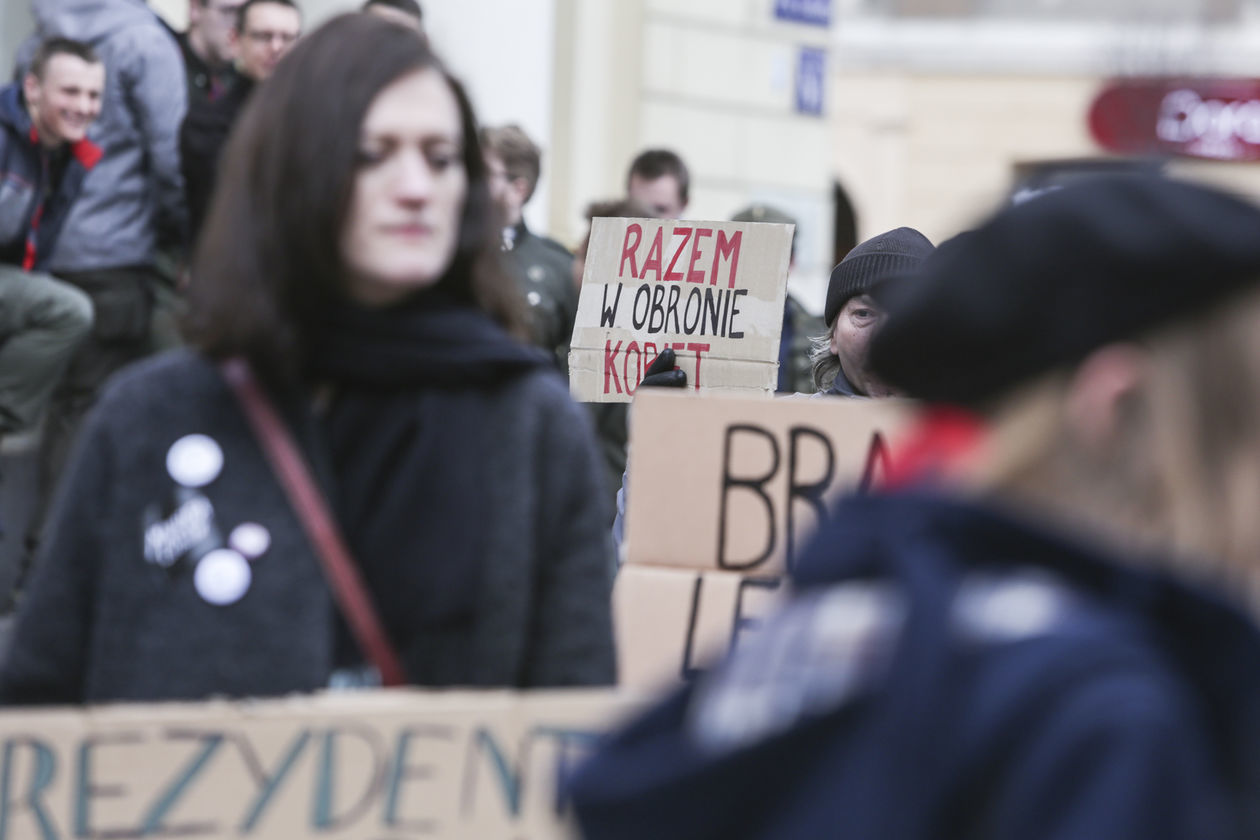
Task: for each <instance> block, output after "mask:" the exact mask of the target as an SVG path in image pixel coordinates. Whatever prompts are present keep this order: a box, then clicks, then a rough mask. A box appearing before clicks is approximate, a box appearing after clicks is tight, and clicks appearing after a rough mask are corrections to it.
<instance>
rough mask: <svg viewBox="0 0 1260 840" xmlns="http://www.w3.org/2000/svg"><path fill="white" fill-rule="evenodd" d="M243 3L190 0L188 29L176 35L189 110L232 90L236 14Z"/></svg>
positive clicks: (223, 0)
mask: <svg viewBox="0 0 1260 840" xmlns="http://www.w3.org/2000/svg"><path fill="white" fill-rule="evenodd" d="M241 2H242V0H188V29H187V30H186V31H184V32H180V33H176V35H175V42H176V43H177V44H179V51H180V54H181V55H182V56H183V57H184V71H185V75H186V77H187V82H188V109H189V110H190V111H191V110H192V109H193V108H194V107H196V104H197V102H198V101H199V100H206V101H213V100H215V99H218V98H219V97H220V96H223V94H225V93H227V91H228V90H229V89H230V87H231V86H232V82H233V79H234V76H235V73H234V72H233V68H232V64H233V62H234V61H235V58H236V35H235V32H236V21H237V17H238V15H237V11H238V10H239V9H240V7H241Z"/></svg>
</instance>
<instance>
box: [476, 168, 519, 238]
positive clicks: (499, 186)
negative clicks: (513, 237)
mask: <svg viewBox="0 0 1260 840" xmlns="http://www.w3.org/2000/svg"><path fill="white" fill-rule="evenodd" d="M482 156H483V157H484V158H485V161H486V172H487V175H488V176H489V178H488V180H489V185H490V197H491V198H492V199H494V205H495V206H496V207H498V208H499V213H501V214H502V216H503V224H505V225H509V226H510V225H515V224H516V223H517V222H519V221H520V220H521V208H523V207H524V206H525V179H524V178H513V177H512V176H510V175H509V174H508V171H507V167H505V166H504V165H503V159H502V158H501V157H499V156H498V155H496V154H495V153H494V152H492V151H490V150H489V149H483V155H482Z"/></svg>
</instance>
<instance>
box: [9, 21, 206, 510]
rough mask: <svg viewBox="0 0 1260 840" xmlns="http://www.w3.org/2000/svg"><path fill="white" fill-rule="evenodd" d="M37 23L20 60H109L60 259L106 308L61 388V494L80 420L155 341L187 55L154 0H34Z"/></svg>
mask: <svg viewBox="0 0 1260 840" xmlns="http://www.w3.org/2000/svg"><path fill="white" fill-rule="evenodd" d="M31 11H32V14H33V16H34V18H35V24H36V32H35V34H34V36H32V38H31V39H30V40H29V41H28V42H27V43H26V44H24V45H23V47H22V48H21V49H20V50H19V53H18V63H19V66H24V65H25V62H26V60H28V59H29V57H30V55H31V54H32V53H33V52H34V48H35V46H36V45H37V44H38V43H39V42H40V41H42V40H43V39H45V38H48V37H52V36H61V37H65V38H73V39H74V40H76V41H82V42H84V43H87V44H89V45H91V47H92V48H93V50H95V52H96V53H97V55H99V56H100V57H101V60H102V61H103V62H104V64H105V67H106V80H105V95H104V99H103V102H102V107H101V114H100V118H99V120H98V122H97V124H96V127H95V129H94V131H93V133H92V139H93V140H94V142H95V143H96V144H97V145H98V146H100V147H101V148H102V149H103V151H104V155H103V157H102V158H101V161H100V163H99V164H98V165H97V166H96V168H95V169H94V170H93V172H92V177H90V178H87V179H85V181H84V183H83V188H82V191H81V192H80V194H79V197H78V200H77V201H76V202H75V204H74V207H73V209H72V210H71V212H70V214H69V216H68V217H67V219H66V222H65V226H64V227H63V228H62V232H61V237H60V239H59V240H58V242H57V246H56V248H55V250H54V251H53V253H52V257H51V260H50V261H49V269H50V270H51V271H52V273H53V274H55V275H56V276H58V277H60V278H61V279H64V280H66V281H68V282H70V283H72V284H74V285H76V286H78V287H79V288H80V289H82V290H83V291H84V292H86V293H87V294H88V295H89V296H90V297H91V298H92V303H93V306H94V308H95V311H96V322H95V326H94V328H93V334H92V336H91V337H90V338H89V339H88V340H87V341H86V342H85V343H84V345H83V346H82V347H81V348H80V351H79V353H78V354H77V356H76V357H75V359H74V360H73V361H72V362H71V365H70V369H69V371H68V372H67V374H66V378H65V380H64V381H63V383H62V385H61V386H60V388H59V389H58V391H57V393H56V394H55V395H54V397H53V402H52V405H51V406H50V412H49V423H48V426H47V428H46V429H45V433H44V440H43V443H42V452H41V456H40V484H41V486H40V499H41V504H40V505H39V506H38V507H39V510H38V511H37V515H36V520H37V521H36V523H35V525H34V526H33V527H32V530H31V534H32V535H34V534H36V533H37V529H38V527H39V525H40V521H39V520H42V508H43V503H44V502H46V500H47V497H48V496H49V495H50V494H51V492H52V488H53V486H54V485H55V482H56V477H57V474H58V472H59V471H60V468H61V464H62V462H63V461H64V459H65V453H66V451H67V449H68V447H69V445H70V442H71V441H72V439H73V437H74V432H75V430H76V429H77V427H78V423H79V420H80V419H81V418H82V417H83V415H84V414H85V413H86V412H87V409H88V408H89V407H90V406H91V404H92V403H93V401H94V400H95V398H96V393H97V390H98V388H99V387H100V386H101V384H103V383H104V381H105V379H106V378H108V377H109V376H110V375H111V374H112V373H114V372H115V371H116V370H118V369H119V368H121V367H122V366H123V365H126V364H128V363H129V362H132V361H134V360H136V359H138V358H140V357H141V356H143V355H144V354H145V353H147V352H148V350H149V347H150V339H149V334H150V321H151V318H152V312H153V301H154V295H155V290H156V289H157V287H158V284H160V283H162V282H163V280H162V279H161V277H160V275H159V274H158V272H157V270H156V269H155V267H154V266H155V258H156V254H157V251H158V248H159V245H162V244H165V243H166V242H171V243H176V242H179V241H180V240H181V238H182V234H183V226H184V208H183V184H182V181H181V178H180V172H179V126H180V122H181V121H182V120H183V118H184V112H185V111H186V110H187V96H188V94H187V88H186V85H185V81H184V64H183V60H182V58H181V57H180V52H179V47H178V46H177V45H176V43H175V40H174V38H173V37H172V36H171V34H170V32H169V31H168V30H167V29H166V28H165V27H164V26H163V25H162V23H161V21H159V19H158V17H157V15H156V14H155V13H154V12H153V11H152V10H151V9H150V8H149V7H148V6H147V5H145V3H144V0H32V2H31Z"/></svg>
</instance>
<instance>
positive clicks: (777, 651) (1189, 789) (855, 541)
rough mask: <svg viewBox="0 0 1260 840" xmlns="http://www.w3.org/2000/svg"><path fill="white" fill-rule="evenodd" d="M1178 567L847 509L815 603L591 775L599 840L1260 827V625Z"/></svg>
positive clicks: (1040, 839)
mask: <svg viewBox="0 0 1260 840" xmlns="http://www.w3.org/2000/svg"><path fill="white" fill-rule="evenodd" d="M1154 568H1155V564H1154V561H1150V562H1147V561H1139V560H1135V561H1133V562H1130V563H1125V564H1124V565H1121V563H1120V562H1119V561H1118V560H1116V559H1112V558H1111V557H1109V556H1108V554H1107V552H1105V551H1103V550H1101V549H1099V548H1098V547H1095V546H1088V545H1085V544H1083V543H1081V542H1077V541H1073V540H1068V539H1064V538H1062V537H1060V536H1058V535H1056V534H1053V533H1049V532H1046V531H1044V530H1042V529H1041V528H1039V527H1037V526H1033V525H1031V524H1029V523H1027V522H1023V521H1021V520H1020V519H1019V518H1018V517H1015V516H1012V515H1010V514H1008V513H1005V512H1000V511H998V510H996V509H990V508H986V507H981V506H978V505H976V504H974V503H971V502H961V501H949V500H946V499H944V498H941V497H937V496H933V495H929V494H922V493H921V494H909V495H895V496H886V497H870V498H861V499H852V500H849V501H846V502H844V503H843V504H841V505H840V507H839V510H838V512H837V515H836V517H835V518H834V519H833V520H832V521H831V522H830V523H829V525H827V526H825V528H824V529H823V531H822V532H821V533H820V535H819V538H818V539H817V540H816V542H815V543H814V544H813V546H812V548H811V550H810V551H809V552H807V554H806V555H805V556H804V557H803V558H802V562H801V563H800V564H799V566H798V568H797V570H796V578H797V581H798V585H799V591H798V593H797V596H796V597H795V598H794V599H793V601H792V602H791V604H790V605H789V606H788V607H787V608H786V609H785V610H783V611H782V612H781V613H780V614H778V615H777V616H776V617H775V618H773V619H771V620H769V621H768V622H767V624H766V625H765V626H764V627H763V628H762V630H761V632H760V633H759V634H756V635H754V636H752V637H751V638H749V639H748V641H747V643H744V642H741V647H740V648H739V649H738V650H736V651H735V653H734V654H733V655H732V656H731V657H730V658H729V659H728V660H727V661H726V662H725V663H724V664H723V665H721V666H719V667H717V668H715V669H714V670H712V671H710V672H709V673H707V674H705V675H703V676H702V677H700V678H699V680H698V681H697V682H696V683H695V684H694V685H691V686H688V687H687V688H685V689H683V690H681V691H679V692H678V693H676V694H674V695H673V696H671V697H669V698H668V699H666V700H665V701H664V702H662V703H661V704H660V705H658V706H657V707H656V708H654V709H652V710H651V711H649V712H648V713H647V714H646V715H645V716H644V717H642V718H641V719H640V720H638V721H637V722H635V723H633V724H631V725H630V726H629V727H628V728H627V729H626V730H624V731H622V732H620V733H618V734H616V735H614V736H613V737H611V739H610V740H609V741H608V742H607V743H606V744H605V745H604V746H603V748H602V750H600V751H599V752H597V754H596V755H595V757H594V758H593V759H592V760H591V761H590V762H589V763H588V764H587V765H586V766H585V767H584V768H583V769H581V770H580V771H579V773H578V775H577V777H576V778H575V779H573V780H572V781H571V785H570V788H571V793H572V795H573V797H574V803H575V806H576V810H577V813H578V816H579V819H580V822H581V824H582V828H583V830H584V833H585V836H586V837H587V838H590V840H601V839H602V838H623V837H624V838H642V837H651V838H654V840H665V838H675V837H676V838H683V837H686V838H693V839H694V838H719V837H721V838H732V837H766V838H769V837H774V838H793V837H801V838H806V837H808V838H817V837H841V838H846V840H849V839H850V838H851V839H852V840H867V839H869V840H876V839H877V838H878V840H909V838H924V840H926V838H981V839H983V838H1017V840H1050V838H1054V839H1055V840H1060V839H1061V840H1069V838H1070V840H1092V839H1093V838H1097V840H1119V838H1143V840H1157V839H1158V838H1186V840H1210V839H1211V838H1242V837H1257V836H1260V833H1258V832H1257V826H1258V822H1257V814H1256V800H1257V793H1258V792H1260V782H1258V778H1257V776H1258V774H1257V766H1258V764H1260V641H1258V636H1257V632H1256V630H1255V629H1254V627H1253V625H1252V624H1251V623H1250V621H1249V620H1248V619H1247V618H1245V617H1244V616H1243V615H1242V614H1241V613H1240V612H1238V611H1236V610H1235V609H1233V608H1232V607H1230V606H1227V605H1225V604H1224V603H1222V602H1220V601H1218V600H1216V599H1215V598H1213V597H1212V596H1210V595H1207V594H1204V593H1202V592H1199V591H1197V590H1194V589H1192V588H1190V587H1189V586H1186V585H1184V584H1182V583H1180V582H1178V581H1176V580H1174V579H1172V578H1171V577H1169V576H1167V575H1165V574H1161V573H1155V572H1152V571H1150V570H1151V569H1154Z"/></svg>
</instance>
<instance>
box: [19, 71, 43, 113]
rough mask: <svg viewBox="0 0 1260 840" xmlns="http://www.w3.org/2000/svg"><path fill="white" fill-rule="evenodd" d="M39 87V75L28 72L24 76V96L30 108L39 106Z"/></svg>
mask: <svg viewBox="0 0 1260 840" xmlns="http://www.w3.org/2000/svg"><path fill="white" fill-rule="evenodd" d="M39 87H40V85H39V77H37V76H36V75H35V74H34V73H27V74H26V75H24V76H23V77H22V96H23V97H24V98H25V99H26V107H27V109H28V110H29V109H30V108H32V107H38V106H39Z"/></svg>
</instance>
